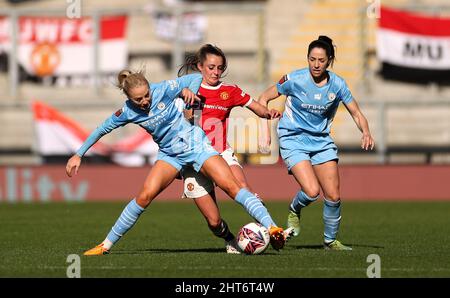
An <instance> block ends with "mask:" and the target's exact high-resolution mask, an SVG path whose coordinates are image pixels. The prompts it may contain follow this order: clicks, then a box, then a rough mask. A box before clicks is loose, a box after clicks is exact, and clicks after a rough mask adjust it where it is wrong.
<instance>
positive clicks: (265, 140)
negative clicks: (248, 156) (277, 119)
mask: <svg viewBox="0 0 450 298" xmlns="http://www.w3.org/2000/svg"><path fill="white" fill-rule="evenodd" d="M279 96H280V94H279V93H278V90H277V86H276V85H273V86H271V87H269V88H268V89H267V90H266V91H264V92H263V93H262V94H261V95H260V96H259V97H258V103H259V104H260V105H262V106H263V107H266V108H267V104H268V103H269V102H270V101H271V100H273V99H275V98H277V97H279ZM260 121H261V133H260V134H259V138H258V145H259V151H260V152H262V153H266V152H269V151H270V144H271V143H272V139H271V136H270V126H269V121H267V119H263V118H261V120H260Z"/></svg>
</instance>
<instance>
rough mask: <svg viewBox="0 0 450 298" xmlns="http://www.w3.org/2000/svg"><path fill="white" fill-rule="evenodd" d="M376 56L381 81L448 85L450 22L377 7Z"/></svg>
mask: <svg viewBox="0 0 450 298" xmlns="http://www.w3.org/2000/svg"><path fill="white" fill-rule="evenodd" d="M377 56H378V59H379V60H380V62H382V69H381V74H382V76H383V77H384V78H385V79H392V80H400V81H408V82H415V83H428V82H437V83H446V84H448V82H449V77H450V19H449V18H438V17H432V16H424V15H419V14H415V13H411V12H405V11H400V10H395V9H391V8H386V7H381V10H380V19H379V26H378V30H377Z"/></svg>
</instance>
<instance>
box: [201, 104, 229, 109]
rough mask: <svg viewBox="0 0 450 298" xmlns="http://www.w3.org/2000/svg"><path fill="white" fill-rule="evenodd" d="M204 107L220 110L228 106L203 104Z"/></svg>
mask: <svg viewBox="0 0 450 298" xmlns="http://www.w3.org/2000/svg"><path fill="white" fill-rule="evenodd" d="M203 107H204V108H207V109H213V110H221V111H228V108H226V107H222V106H218V105H207V104H205V105H203Z"/></svg>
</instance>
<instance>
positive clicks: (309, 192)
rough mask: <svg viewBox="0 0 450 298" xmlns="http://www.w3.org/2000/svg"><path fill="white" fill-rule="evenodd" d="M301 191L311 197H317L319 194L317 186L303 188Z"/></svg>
mask: <svg viewBox="0 0 450 298" xmlns="http://www.w3.org/2000/svg"><path fill="white" fill-rule="evenodd" d="M303 192H304V193H305V194H306V195H307V196H308V197H309V198H311V199H314V198H317V197H318V196H319V195H320V189H319V187H317V188H316V187H312V188H308V189H304V190H303Z"/></svg>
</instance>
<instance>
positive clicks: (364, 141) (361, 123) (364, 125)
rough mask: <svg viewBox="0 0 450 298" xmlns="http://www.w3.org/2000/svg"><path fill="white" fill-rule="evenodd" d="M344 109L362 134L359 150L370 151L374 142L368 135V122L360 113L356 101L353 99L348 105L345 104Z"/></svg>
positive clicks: (369, 134)
mask: <svg viewBox="0 0 450 298" xmlns="http://www.w3.org/2000/svg"><path fill="white" fill-rule="evenodd" d="M345 107H346V108H347V110H348V112H349V113H350V115H351V116H352V118H353V121H355V123H356V126H357V127H358V129H359V130H360V131H361V132H362V137H361V148H362V149H364V150H369V149H370V150H372V149H373V148H374V146H375V141H374V139H373V137H372V135H371V133H370V129H369V122H367V119H366V117H365V116H364V114H363V113H362V112H361V109H360V108H359V106H358V104H357V103H356V100H355V99H353V100H352V101H351V102H350V103H348V104H345Z"/></svg>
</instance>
